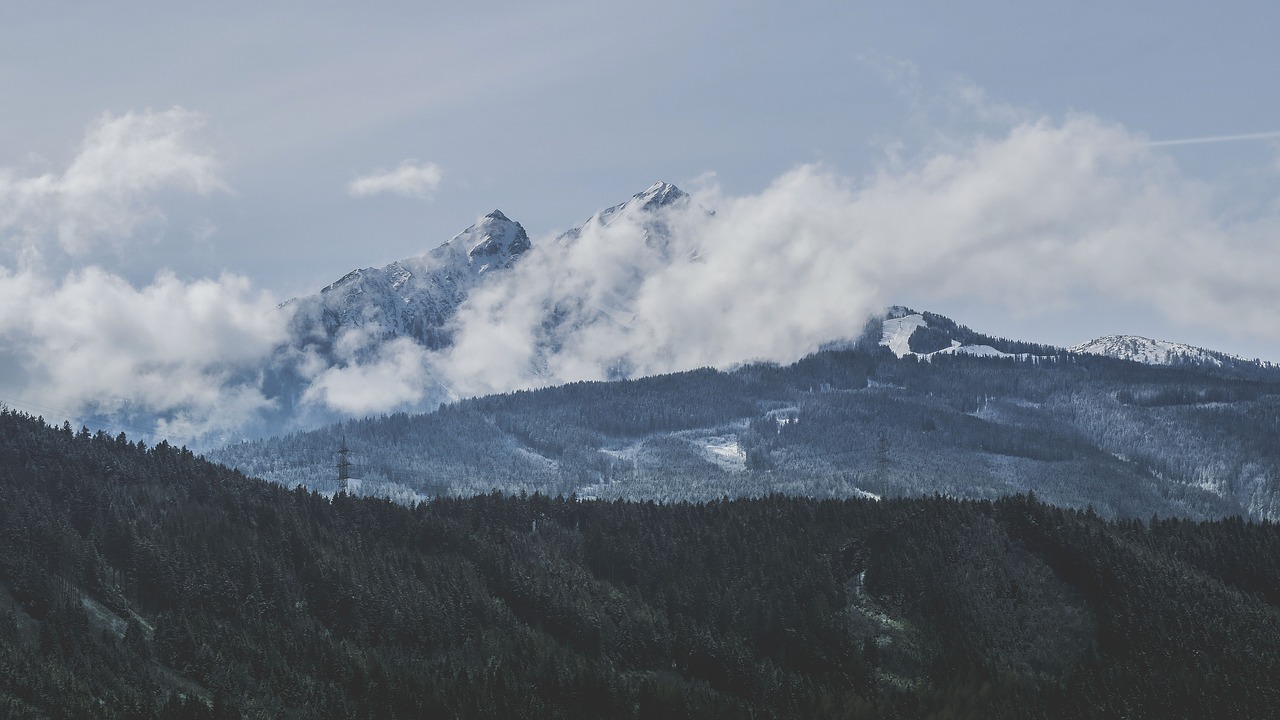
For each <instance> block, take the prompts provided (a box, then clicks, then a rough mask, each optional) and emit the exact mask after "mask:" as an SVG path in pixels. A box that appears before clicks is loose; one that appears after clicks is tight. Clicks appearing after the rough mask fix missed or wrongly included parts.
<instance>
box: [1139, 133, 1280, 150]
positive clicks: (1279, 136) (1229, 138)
mask: <svg viewBox="0 0 1280 720" xmlns="http://www.w3.org/2000/svg"><path fill="white" fill-rule="evenodd" d="M1250 140H1280V130H1273V131H1271V132H1258V133H1243V134H1239V135H1205V136H1202V137H1191V138H1177V139H1174V140H1152V141H1151V142H1149V143H1147V144H1148V145H1150V146H1151V147H1171V146H1175V145H1205V144H1210V143H1225V142H1247V141H1250Z"/></svg>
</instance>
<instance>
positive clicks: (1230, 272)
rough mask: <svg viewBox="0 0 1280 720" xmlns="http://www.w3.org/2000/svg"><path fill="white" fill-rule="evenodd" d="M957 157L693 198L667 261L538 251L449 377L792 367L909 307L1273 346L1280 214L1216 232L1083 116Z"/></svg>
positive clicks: (1136, 156) (464, 384)
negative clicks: (1264, 339)
mask: <svg viewBox="0 0 1280 720" xmlns="http://www.w3.org/2000/svg"><path fill="white" fill-rule="evenodd" d="M958 147H959V149H957V150H954V151H951V152H944V153H939V154H936V155H934V156H932V157H929V158H927V159H925V160H923V161H921V162H919V163H917V164H914V165H911V166H909V167H897V168H894V169H890V170H884V171H881V172H879V173H877V174H874V175H872V176H870V177H867V178H865V179H863V180H861V181H853V180H850V179H848V178H845V177H842V176H840V175H838V174H836V173H834V172H831V171H828V170H824V169H822V168H820V167H813V166H806V167H801V168H798V169H796V170H794V171H792V172H789V173H787V174H785V175H784V176H782V177H780V178H778V179H777V180H776V181H774V182H773V183H772V184H771V185H770V186H769V187H768V188H766V189H765V190H764V191H763V192H761V193H759V194H757V195H752V196H747V197H726V196H724V195H722V194H720V193H719V192H718V191H716V190H715V189H714V188H712V189H708V190H704V191H702V192H699V193H695V196H694V201H693V202H691V203H688V204H685V205H682V206H676V207H673V208H671V209H667V210H663V211H662V212H663V213H664V214H665V217H663V218H661V220H660V222H661V223H662V224H665V225H666V226H667V227H668V228H669V229H670V237H669V240H668V241H667V242H666V243H665V244H663V245H662V247H655V243H653V242H652V241H651V238H649V236H647V235H646V233H645V231H644V228H643V227H641V226H640V224H639V223H638V222H636V221H634V219H633V221H631V222H613V223H610V224H607V225H605V224H600V223H591V224H589V225H588V226H587V227H586V228H585V230H584V232H583V233H582V234H581V236H580V237H578V238H577V239H576V240H572V241H560V242H556V241H548V240H544V241H543V242H541V243H536V244H535V250H534V251H532V252H531V253H530V254H529V256H528V257H526V258H524V259H523V260H522V261H521V263H520V264H519V265H518V266H517V267H516V268H515V270H514V272H513V273H512V275H511V276H510V277H509V278H508V279H507V281H506V282H503V283H502V284H501V285H498V286H494V287H490V288H489V289H488V290H486V291H485V292H483V293H479V294H477V295H475V296H473V297H472V298H471V299H470V300H469V301H468V303H467V304H466V305H465V306H464V307H463V309H462V311H461V313H460V314H459V318H458V321H459V331H458V336H457V343H456V345H455V347H454V348H453V349H452V350H451V351H450V352H448V353H446V354H445V355H444V356H443V357H441V358H440V359H439V367H440V370H441V371H442V372H443V374H444V376H445V377H446V378H447V381H448V382H449V383H450V384H451V385H452V386H453V387H454V388H455V389H456V390H457V391H458V392H459V393H460V394H470V393H480V392H490V391H497V390H507V389H511V388H513V387H524V386H529V385H536V384H541V383H547V382H563V381H570V380H579V379H594V378H602V377H606V376H608V375H609V373H610V372H611V371H615V370H618V369H621V370H622V371H625V372H628V373H633V374H648V373H656V372H663V371H671V370H679V369H685V368H691V367H697V366H701V365H718V366H723V365H726V364H732V363H735V362H739V361H742V360H747V359H766V360H775V361H789V360H794V359H796V358H798V357H800V356H802V355H804V354H805V353H808V352H810V351H812V350H814V349H816V348H817V347H819V346H820V345H821V344H822V343H824V342H827V341H831V340H835V339H839V338H846V337H849V336H851V335H854V334H856V333H857V332H858V330H859V329H860V328H861V327H862V325H863V322H864V321H865V319H866V318H867V316H868V315H870V314H872V313H874V312H877V311H879V310H881V309H883V308H884V307H885V305H886V304H888V303H890V302H893V301H894V300H896V299H898V298H900V297H902V296H903V295H904V294H907V293H909V294H910V295H911V296H913V297H926V298H930V299H932V300H934V301H936V302H937V303H938V305H937V306H938V307H940V308H945V307H946V302H947V301H948V300H950V301H956V300H964V301H970V302H971V301H975V300H976V301H981V302H985V303H987V304H990V305H992V306H995V307H1002V308H1006V309H1007V310H1008V311H1009V312H1019V313H1031V314H1034V313H1039V312H1046V311H1058V310H1062V309H1064V308H1065V309H1070V308H1071V307H1072V306H1073V305H1075V304H1077V303H1079V302H1080V301H1082V300H1083V299H1089V300H1091V301H1098V300H1102V301H1106V302H1113V303H1117V304H1124V305H1129V306H1139V307H1142V308H1146V309H1151V310H1154V311H1156V312H1158V313H1160V314H1163V315H1164V316H1166V317H1167V318H1169V319H1170V320H1172V321H1174V322H1175V323H1177V324H1181V325H1183V326H1187V327H1196V326H1199V327H1207V326H1214V325H1218V324H1221V322H1222V318H1224V317H1230V318H1232V319H1233V322H1236V323H1238V324H1239V326H1240V327H1243V328H1250V331H1251V332H1264V333H1269V334H1270V337H1272V338H1273V339H1274V338H1276V337H1277V336H1280V329H1276V328H1277V326H1276V325H1275V324H1274V323H1272V322H1270V320H1269V319H1268V317H1267V316H1268V315H1269V313H1270V309H1272V308H1275V307H1277V306H1280V285H1277V284H1276V283H1275V282H1274V279H1273V278H1272V277H1271V275H1272V270H1271V269H1272V268H1275V267H1277V266H1280V250H1278V249H1277V246H1276V244H1275V243H1274V242H1271V240H1270V239H1269V238H1274V237H1275V236H1276V234H1275V231H1276V230H1277V229H1280V223H1277V218H1276V217H1274V216H1269V217H1262V218H1255V219H1253V220H1249V221H1228V220H1225V219H1222V218H1219V217H1217V216H1216V215H1215V212H1214V210H1213V207H1212V205H1211V202H1210V198H1209V196H1208V190H1207V188H1204V187H1202V186H1201V185H1199V184H1198V183H1196V182H1195V181H1192V180H1190V179H1188V178H1186V177H1185V176H1183V175H1181V174H1180V173H1179V172H1178V171H1177V169H1176V168H1175V167H1174V165H1173V164H1172V163H1171V161H1170V160H1169V159H1168V157H1167V156H1165V155H1163V154H1162V153H1161V152H1160V151H1158V150H1155V149H1153V148H1152V147H1151V146H1150V144H1149V143H1148V142H1147V141H1146V139H1145V138H1142V137H1140V136H1137V135H1134V134H1132V133H1130V132H1127V131H1126V130H1125V129H1124V128H1122V127H1118V126H1115V125H1111V124H1108V123H1105V122H1102V121H1100V120H1098V119H1097V118H1095V117H1092V116H1088V115H1076V116H1072V117H1069V118H1067V119H1065V120H1063V121H1061V122H1054V121H1051V120H1047V119H1041V120H1038V121H1032V122H1024V123H1021V124H1018V125H1017V126H1015V127H1013V128H1012V129H1011V130H1010V131H1009V132H1008V133H1007V134H1005V135H1004V136H1002V137H995V138H993V137H980V138H976V139H973V140H971V141H969V142H967V143H964V144H963V145H960V146H958ZM704 208H713V209H714V213H713V214H712V213H708V212H707V211H706V210H705V209H704Z"/></svg>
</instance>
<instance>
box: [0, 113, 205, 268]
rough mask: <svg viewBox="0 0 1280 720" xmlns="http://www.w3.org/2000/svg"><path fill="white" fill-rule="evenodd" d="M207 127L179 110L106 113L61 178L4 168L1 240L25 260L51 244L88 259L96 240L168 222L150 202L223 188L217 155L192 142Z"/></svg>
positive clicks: (0, 182) (1, 174) (0, 170)
mask: <svg viewBox="0 0 1280 720" xmlns="http://www.w3.org/2000/svg"><path fill="white" fill-rule="evenodd" d="M201 125H202V119H201V117H200V115H199V114H197V113H194V112H191V111H188V110H184V109H182V108H178V107H175V108H172V109H169V110H165V111H162V112H151V111H147V112H140V113H139V112H129V113H125V114H123V115H119V116H115V115H111V114H104V115H103V116H102V117H101V118H99V119H98V120H97V121H96V122H95V123H93V124H92V125H91V126H90V127H89V130H88V132H87V133H86V135H85V138H84V140H83V142H82V143H81V145H80V148H79V151H78V152H77V154H76V156H75V158H74V159H73V160H72V161H71V163H70V164H69V165H68V166H67V168H66V169H65V170H64V171H62V172H61V173H43V174H39V175H24V174H23V173H21V172H20V171H18V170H16V169H14V168H0V237H3V238H4V239H5V245H7V246H9V249H10V251H11V252H14V253H15V254H16V255H17V256H18V257H19V258H20V259H23V260H27V261H29V260H31V259H33V258H36V257H39V256H40V254H41V252H42V251H43V250H44V249H45V248H46V247H47V245H48V243H49V241H50V240H55V241H56V242H57V244H58V245H59V246H60V247H61V248H62V249H63V250H64V251H66V252H67V253H70V254H72V255H83V254H84V253H85V252H86V251H88V250H89V249H90V248H91V247H92V246H93V245H94V244H95V243H100V242H103V241H108V240H116V241H118V240H121V239H123V238H126V237H128V236H129V235H130V234H131V233H133V232H134V231H135V230H136V229H137V228H138V227H139V226H140V225H142V224H144V223H146V222H148V221H154V220H157V219H160V218H162V217H163V216H162V214H161V213H160V211H159V210H158V208H157V207H156V206H155V205H154V204H153V202H152V198H153V197H154V195H155V194H156V193H158V192H161V191H165V190H170V189H174V190H182V191H186V192H194V193H197V194H208V193H211V192H214V191H216V190H222V189H225V185H224V184H223V183H222V181H221V180H220V179H219V177H218V164H217V161H216V160H215V158H214V157H213V155H211V154H209V153H207V152H204V151H202V150H199V149H197V148H195V147H193V145H192V140H191V136H192V135H193V134H194V133H195V132H196V131H197V130H198V129H199V128H200V126H201Z"/></svg>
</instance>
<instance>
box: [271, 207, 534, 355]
mask: <svg viewBox="0 0 1280 720" xmlns="http://www.w3.org/2000/svg"><path fill="white" fill-rule="evenodd" d="M529 248H530V243H529V236H528V234H527V233H525V230H524V228H523V227H521V225H520V223H517V222H515V221H513V220H511V219H510V218H508V217H507V216H506V215H503V214H502V212H501V211H498V210H494V211H493V212H491V213H489V214H488V215H485V216H484V217H482V218H480V219H479V220H478V221H477V222H476V223H475V224H474V225H472V226H471V227H469V228H467V229H466V230H464V231H462V232H460V233H458V234H457V235H455V236H454V237H453V238H452V239H450V240H449V241H448V242H446V243H444V244H443V245H440V246H439V247H436V248H435V249H433V250H431V251H429V252H427V253H425V254H423V255H419V256H417V257H412V258H408V259H405V260H399V261H397V262H393V263H391V264H390V265H386V266H384V267H381V268H365V269H361V270H354V271H352V272H350V273H347V274H346V275H344V276H343V277H342V278H341V279H340V280H338V281H337V282H334V283H333V284H331V285H329V286H328V287H326V288H324V289H323V290H321V291H320V292H319V293H317V294H315V295H309V296H306V297H303V298H297V299H295V300H293V301H291V302H292V304H293V305H294V306H295V308H296V311H295V314H294V317H293V325H292V330H293V334H294V337H295V342H297V343H299V344H304V345H305V344H315V345H319V346H321V347H326V348H328V347H330V346H331V345H332V344H333V343H334V342H336V341H337V339H338V337H339V336H340V334H341V333H342V332H343V331H344V330H348V329H351V328H367V329H369V330H370V331H371V332H372V334H374V335H375V336H377V337H381V338H385V339H390V338H394V337H410V338H413V339H414V340H416V341H418V342H419V343H421V344H422V345H424V346H425V347H428V348H433V349H435V348H440V347H443V346H445V345H447V344H448V342H449V336H448V331H447V328H446V325H447V323H448V321H449V319H450V318H451V317H452V316H453V314H454V312H455V311H456V310H457V307H458V305H459V304H460V303H461V302H462V301H463V300H464V299H465V298H466V297H467V295H468V294H469V293H470V291H471V290H472V289H473V288H475V287H476V286H477V285H479V284H481V283H482V282H484V281H485V280H486V279H487V278H488V277H490V276H492V275H493V274H494V273H495V272H498V271H500V270H504V269H506V268H509V267H511V266H512V264H513V263H515V262H516V260H517V259H519V257H520V256H521V255H522V254H523V253H525V252H526V251H528V250H529Z"/></svg>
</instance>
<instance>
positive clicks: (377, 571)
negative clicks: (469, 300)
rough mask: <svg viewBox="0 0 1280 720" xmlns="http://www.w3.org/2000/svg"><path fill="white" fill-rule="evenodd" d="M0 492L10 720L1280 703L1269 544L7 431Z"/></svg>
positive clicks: (942, 711)
mask: <svg viewBox="0 0 1280 720" xmlns="http://www.w3.org/2000/svg"><path fill="white" fill-rule="evenodd" d="M960 359H961V360H962V362H963V363H972V362H975V361H976V359H974V358H960ZM953 360H954V359H945V358H943V359H939V360H937V361H935V364H941V365H946V364H948V363H950V362H952V361H953ZM890 362H891V364H897V363H899V362H914V361H899V360H897V359H896V358H894V359H891V360H890ZM985 362H987V363H988V364H990V363H991V362H995V363H996V364H1000V363H1004V362H1006V361H990V360H987V361H985ZM838 364H839V363H828V364H827V365H825V367H824V366H823V365H821V364H819V365H813V363H810V365H812V367H810V368H809V370H810V371H811V372H810V374H811V375H812V376H813V377H814V378H817V377H820V376H825V377H827V379H828V380H829V381H839V379H838V378H837V377H835V376H834V375H833V374H832V373H831V372H829V371H834V370H835V368H836V366H837V365H838ZM924 365H927V363H926V364H924ZM1130 369H1131V368H1130ZM840 384H841V385H843V384H844V383H843V382H840ZM570 390H571V392H575V393H576V392H580V391H581V390H582V388H576V389H570ZM836 392H839V391H836V390H833V391H832V392H830V393H827V394H829V395H830V394H834V393H836ZM588 407H589V405H588ZM801 412H802V414H804V410H803V409H802V411H801ZM784 415H785V414H783V413H779V414H778V415H777V417H779V418H780V417H784ZM676 417H677V416H676V415H672V416H671V418H669V421H674V420H675V419H676ZM804 418H805V419H803V420H802V421H801V425H803V423H805V422H809V421H810V420H812V419H813V416H811V415H805V416H804ZM621 419H626V418H625V415H624V416H623V418H621ZM793 426H795V425H794V423H791V424H788V425H787V426H786V427H788V428H790V427H793ZM941 431H942V430H941V428H939V429H937V430H935V431H933V432H935V433H936V432H941ZM783 434H784V435H785V434H786V432H785V431H784V433H783ZM893 462H896V460H895V461H893ZM0 468H3V472H0V528H4V532H0V717H5V718H15V719H19V718H86V717H92V718H104V719H105V720H114V719H116V718H191V719H193V720H214V719H217V720H222V719H223V718H240V717H250V718H259V717H272V718H277V717H278V718H313V717H314V718H387V719H388V720H391V719H393V718H435V717H448V718H452V717H464V718H507V717H520V718H529V719H530V720H542V719H544V718H545V719H547V720H551V719H553V718H578V717H581V718H627V719H635V720H639V719H640V718H673V719H677V720H678V719H685V718H689V719H692V718H711V719H715V720H719V719H725V720H727V719H728V718H743V717H759V718H778V719H779V720H782V719H786V718H850V719H852V720H858V719H862V718H883V717H939V718H941V717H956V718H995V719H1013V718H1058V717H1062V718H1080V717H1152V718H1156V717H1158V718H1203V717H1232V718H1235V717H1240V718H1264V717H1274V716H1275V715H1276V710H1277V708H1278V707H1280V685H1277V684H1276V683H1275V682H1274V679H1275V678H1276V677H1277V676H1278V675H1280V654H1277V652H1276V648H1278V647H1280V615H1278V614H1277V612H1276V607H1277V605H1278V604H1280V525H1277V524H1275V523H1252V522H1242V521H1241V520H1240V519H1239V518H1232V519H1227V520H1219V521H1215V522H1205V523H1195V522H1188V521H1185V520H1157V519H1151V520H1150V521H1149V522H1148V521H1146V520H1144V521H1129V520H1126V521H1107V520H1104V519H1102V518H1100V517H1098V515H1097V514H1095V513H1093V512H1090V511H1088V510H1085V511H1068V510H1062V509H1060V508H1054V507H1052V506H1049V505H1046V504H1044V503H1043V502H1041V501H1040V500H1038V499H1036V498H1035V497H1032V496H1031V495H1030V494H1021V495H1014V496H1011V497H1004V498H1000V499H996V500H993V501H981V502H962V501H957V500H954V499H948V498H943V497H938V496H933V497H930V498H914V499H898V500H885V501H882V502H875V501H873V500H870V499H850V500H821V501H820V500H814V499H809V498H800V497H783V496H779V495H773V496H769V497H763V498H759V499H754V500H737V501H725V500H722V499H717V500H715V501H713V502H708V503H700V504H683V503H672V504H655V503H629V502H600V501H580V500H573V499H564V498H559V499H553V498H548V497H546V496H542V495H533V496H528V497H511V496H507V497H503V496H497V495H480V496H475V497H470V498H461V499H453V498H445V499H438V500H435V501H432V502H429V503H421V504H418V505H416V506H414V507H405V506H400V505H396V504H393V503H388V502H385V501H381V500H377V499H372V498H359V497H353V496H351V495H348V494H338V495H336V496H334V497H332V498H326V497H324V496H321V495H319V494H317V493H314V492H308V491H306V490H302V489H288V488H285V487H282V486H279V485H272V484H269V483H264V482H261V481H258V480H251V479H248V478H246V477H244V476H243V475H241V474H239V473H235V472H232V471H230V470H228V469H227V468H224V467H220V466H217V465H213V464H211V463H208V462H205V461H203V460H201V459H200V458H197V457H195V456H194V455H193V454H192V453H190V452H188V451H186V450H180V449H177V448H174V447H172V446H170V445H168V444H167V443H161V444H159V445H157V446H156V447H146V446H145V445H144V444H143V443H141V442H137V443H135V442H130V441H129V440H128V439H127V438H126V437H125V436H124V434H123V433H122V434H120V435H117V436H115V437H112V436H109V435H107V434H106V433H104V432H99V433H97V434H91V433H89V432H88V431H87V430H85V431H81V432H80V433H76V432H75V431H73V430H72V429H71V427H70V426H69V425H67V426H63V427H62V428H53V427H48V426H46V425H45V424H44V423H43V422H40V421H38V420H36V419H34V418H31V417H28V416H24V415H21V414H19V413H14V412H11V411H0ZM1036 495H1037V496H1038V495H1039V492H1038V491H1037V493H1036Z"/></svg>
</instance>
